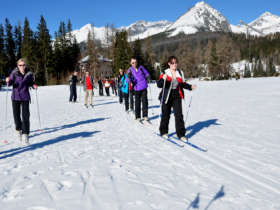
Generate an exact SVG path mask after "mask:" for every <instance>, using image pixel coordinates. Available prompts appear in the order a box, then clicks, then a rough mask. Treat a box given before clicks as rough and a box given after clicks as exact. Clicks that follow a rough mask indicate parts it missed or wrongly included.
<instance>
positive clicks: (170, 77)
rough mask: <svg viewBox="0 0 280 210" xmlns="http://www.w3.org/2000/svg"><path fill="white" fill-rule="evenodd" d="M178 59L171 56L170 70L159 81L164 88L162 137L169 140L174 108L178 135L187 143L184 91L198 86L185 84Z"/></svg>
mask: <svg viewBox="0 0 280 210" xmlns="http://www.w3.org/2000/svg"><path fill="white" fill-rule="evenodd" d="M177 63H178V59H177V58H176V57H175V56H171V57H169V59H168V65H169V68H168V69H166V70H165V71H164V72H163V73H162V74H161V75H160V78H159V80H158V81H157V86H158V87H159V88H162V90H161V92H160V95H159V99H160V100H161V112H162V117H161V121H160V127H159V131H160V135H161V136H163V137H164V138H168V125H169V119H170V114H171V108H172V107H173V111H174V116H175V127H176V134H177V136H178V138H179V139H181V140H182V141H184V142H187V139H186V137H185V134H186V129H185V124H184V119H183V114H182V99H183V98H184V90H183V89H188V90H194V89H195V88H196V85H190V84H188V83H186V82H185V79H184V74H183V72H182V71H180V70H179V69H177Z"/></svg>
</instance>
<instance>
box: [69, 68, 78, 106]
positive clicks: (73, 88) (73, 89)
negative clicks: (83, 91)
mask: <svg viewBox="0 0 280 210" xmlns="http://www.w3.org/2000/svg"><path fill="white" fill-rule="evenodd" d="M77 82H78V72H77V71H74V73H73V74H72V75H71V76H70V78H69V85H70V98H69V102H72V101H73V102H74V103H75V102H76V100H77Z"/></svg>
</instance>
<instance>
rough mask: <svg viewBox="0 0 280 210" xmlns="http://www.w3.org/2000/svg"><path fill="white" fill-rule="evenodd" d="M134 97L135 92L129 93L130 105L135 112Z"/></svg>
mask: <svg viewBox="0 0 280 210" xmlns="http://www.w3.org/2000/svg"><path fill="white" fill-rule="evenodd" d="M134 95H135V92H134V90H130V91H129V105H130V110H134Z"/></svg>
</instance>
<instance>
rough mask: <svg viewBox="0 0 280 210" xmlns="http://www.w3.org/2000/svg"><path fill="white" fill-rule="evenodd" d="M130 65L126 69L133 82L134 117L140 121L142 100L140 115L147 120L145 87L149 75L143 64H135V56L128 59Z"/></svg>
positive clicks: (146, 86)
mask: <svg viewBox="0 0 280 210" xmlns="http://www.w3.org/2000/svg"><path fill="white" fill-rule="evenodd" d="M130 64H131V67H130V68H129V69H128V78H129V79H130V81H131V82H132V84H133V89H134V93H135V117H136V120H137V121H141V101H142V116H143V118H144V120H145V121H148V120H149V118H148V97H147V88H148V83H147V80H149V78H150V75H149V73H148V71H147V70H146V69H145V68H144V67H143V66H137V59H136V57H132V58H131V59H130Z"/></svg>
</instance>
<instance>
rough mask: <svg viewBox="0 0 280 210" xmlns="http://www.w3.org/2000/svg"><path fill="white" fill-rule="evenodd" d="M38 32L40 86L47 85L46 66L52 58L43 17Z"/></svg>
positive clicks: (49, 40)
mask: <svg viewBox="0 0 280 210" xmlns="http://www.w3.org/2000/svg"><path fill="white" fill-rule="evenodd" d="M37 30H38V48H39V58H40V63H39V66H40V69H42V73H43V74H41V78H40V81H41V82H42V84H46V85H48V84H49V73H48V65H49V62H50V59H51V56H52V47H51V36H50V34H49V30H48V28H47V24H46V21H45V19H44V17H43V16H41V18H40V23H39V25H38V27H37Z"/></svg>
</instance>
